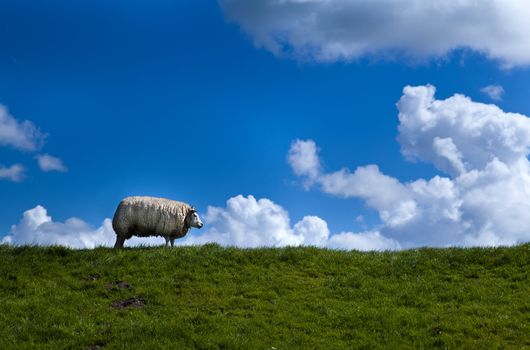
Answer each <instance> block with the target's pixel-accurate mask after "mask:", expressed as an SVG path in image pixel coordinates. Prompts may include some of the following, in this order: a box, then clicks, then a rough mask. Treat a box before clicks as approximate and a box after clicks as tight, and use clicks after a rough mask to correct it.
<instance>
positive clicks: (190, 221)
mask: <svg viewBox="0 0 530 350" xmlns="http://www.w3.org/2000/svg"><path fill="white" fill-rule="evenodd" d="M186 224H187V226H188V227H196V228H201V227H203V226H204V225H203V223H202V221H201V219H200V218H199V214H197V211H196V210H195V208H193V207H192V208H191V209H190V210H189V211H188V215H186Z"/></svg>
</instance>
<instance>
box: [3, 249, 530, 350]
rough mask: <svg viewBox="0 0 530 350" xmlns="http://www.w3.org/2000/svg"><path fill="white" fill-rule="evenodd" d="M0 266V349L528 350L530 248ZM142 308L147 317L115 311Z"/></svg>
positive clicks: (65, 259)
mask: <svg viewBox="0 0 530 350" xmlns="http://www.w3.org/2000/svg"><path fill="white" fill-rule="evenodd" d="M0 259H1V260H0V261H1V264H0V349H65V348H68V349H166V348H167V349H181V348H190V349H352V348H353V349H355V348H358V349H379V348H388V349H407V348H410V349H413V348H414V349H416V348H424V349H426V348H448V349H454V348H465V349H522V348H530V336H529V334H530V278H529V277H530V273H529V271H530V245H529V244H525V245H520V246H517V247H510V248H472V249H456V248H454V249H453V248H451V249H417V250H408V251H400V252H379V253H376V252H369V253H362V252H344V251H332V250H324V249H317V248H282V249H236V248H222V247H219V246H217V245H206V246H202V247H181V248H175V249H166V248H147V247H146V248H131V249H123V250H113V249H106V248H98V249H95V250H70V249H66V248H62V247H50V248H42V247H28V246H23V247H8V246H0ZM121 281H125V282H127V283H129V284H130V285H131V286H132V287H131V288H129V289H127V288H117V287H115V288H110V287H109V285H108V284H109V283H116V282H121ZM134 296H137V297H142V298H144V299H145V300H146V305H145V306H143V307H137V308H134V307H128V308H122V309H117V308H114V307H113V306H112V303H113V302H116V301H120V300H125V299H127V298H130V297H134Z"/></svg>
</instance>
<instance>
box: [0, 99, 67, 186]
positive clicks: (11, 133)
mask: <svg viewBox="0 0 530 350" xmlns="http://www.w3.org/2000/svg"><path fill="white" fill-rule="evenodd" d="M45 138H46V135H45V134H43V133H42V132H41V131H40V130H39V129H38V128H37V127H36V126H35V124H33V123H32V122H31V121H29V120H24V121H19V120H17V119H16V118H14V117H13V116H12V115H10V114H9V112H8V111H7V108H6V107H5V106H3V105H0V146H9V147H12V148H14V149H17V150H20V151H27V152H36V151H38V150H40V149H41V148H42V146H43V144H44V140H45ZM36 158H37V161H38V163H39V167H40V169H41V170H42V171H63V172H64V171H67V170H68V169H67V168H66V166H65V165H64V164H63V162H62V160H61V159H60V158H57V157H53V156H50V155H49V154H39V155H37V156H36ZM24 177H25V176H24V168H23V167H22V165H20V164H14V165H12V166H10V167H9V168H6V167H5V166H2V165H0V180H1V179H9V180H11V181H16V182H18V181H22V180H23V178H24Z"/></svg>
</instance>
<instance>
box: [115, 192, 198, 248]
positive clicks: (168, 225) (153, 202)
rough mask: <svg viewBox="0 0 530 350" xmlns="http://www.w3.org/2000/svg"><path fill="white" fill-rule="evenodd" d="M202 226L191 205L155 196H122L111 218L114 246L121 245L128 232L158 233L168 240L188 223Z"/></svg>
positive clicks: (132, 234) (186, 229)
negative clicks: (114, 235)
mask: <svg viewBox="0 0 530 350" xmlns="http://www.w3.org/2000/svg"><path fill="white" fill-rule="evenodd" d="M202 226H203V224H202V222H201V219H200V218H199V215H198V214H197V212H196V211H195V209H194V208H193V207H191V206H189V205H188V204H186V203H182V202H177V201H173V200H169V199H164V198H155V197H127V198H125V199H123V200H122V201H121V202H120V204H119V205H118V208H117V209H116V212H115V213H114V218H113V219H112V228H113V229H114V231H115V232H116V244H114V248H122V247H123V243H124V242H125V240H126V239H129V238H131V237H132V236H139V237H149V236H162V237H164V238H165V239H166V247H167V246H168V243H169V242H171V246H172V247H173V243H174V242H175V239H176V238H180V237H184V236H185V235H186V233H188V231H189V229H190V228H191V227H197V228H201V227H202Z"/></svg>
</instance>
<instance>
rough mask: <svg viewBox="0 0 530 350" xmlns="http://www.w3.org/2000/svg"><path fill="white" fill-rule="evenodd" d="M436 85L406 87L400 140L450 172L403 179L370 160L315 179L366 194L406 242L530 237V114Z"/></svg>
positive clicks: (345, 193)
mask: <svg viewBox="0 0 530 350" xmlns="http://www.w3.org/2000/svg"><path fill="white" fill-rule="evenodd" d="M434 93H435V88H434V87H433V86H429V85H427V86H418V87H410V86H407V87H405V88H404V89H403V96H402V97H401V99H400V101H399V102H398V104H397V106H398V109H399V121H400V124H399V136H398V141H399V142H400V144H401V151H402V153H403V155H404V156H405V157H406V158H407V159H409V160H420V161H426V162H430V163H432V164H434V165H435V166H436V167H437V168H438V169H439V170H440V171H442V172H444V173H446V174H447V176H441V175H438V176H435V177H433V178H431V179H418V180H415V181H412V182H408V183H402V182H400V181H399V180H398V179H396V178H393V177H391V176H388V175H385V174H382V173H381V172H380V171H379V169H378V167H377V166H375V165H368V166H362V167H358V168H357V169H356V170H355V171H354V172H353V173H352V172H351V171H350V170H348V169H342V170H339V171H336V172H332V173H325V172H322V173H321V174H320V175H319V176H318V178H316V179H313V180H312V181H313V182H314V183H315V184H318V186H319V187H320V188H321V190H322V191H324V192H326V193H329V194H331V195H334V196H338V197H344V198H350V197H355V198H360V199H363V200H364V201H366V203H367V205H368V206H370V207H371V208H374V209H375V210H376V211H377V212H378V213H379V216H380V218H381V226H380V227H378V228H377V231H378V232H379V233H380V234H382V235H384V236H386V237H389V238H393V239H395V240H398V241H399V242H400V243H401V244H402V246H404V247H412V246H421V245H435V246H447V245H499V244H503V245H511V244H516V243H520V242H524V241H528V240H530V216H529V215H528V213H529V212H530V162H529V161H528V159H527V156H528V154H529V147H530V119H529V118H528V117H526V116H524V115H521V114H516V113H506V112H503V111H502V110H501V109H499V108H498V107H496V106H494V105H486V104H482V103H476V102H473V101H471V100H470V99H469V98H467V97H465V96H462V95H454V96H452V97H450V98H448V99H445V100H436V99H435V98H434ZM315 156H317V155H316V153H315Z"/></svg>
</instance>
